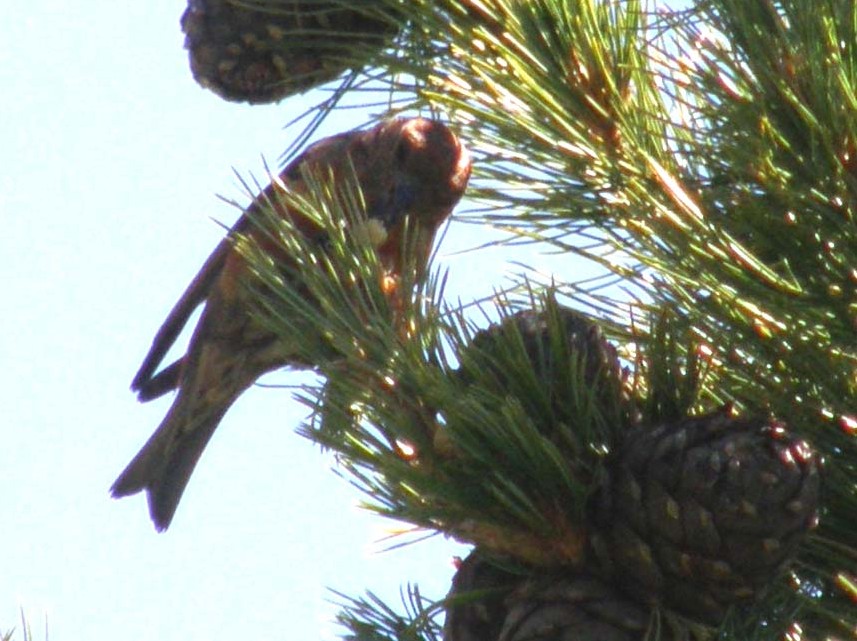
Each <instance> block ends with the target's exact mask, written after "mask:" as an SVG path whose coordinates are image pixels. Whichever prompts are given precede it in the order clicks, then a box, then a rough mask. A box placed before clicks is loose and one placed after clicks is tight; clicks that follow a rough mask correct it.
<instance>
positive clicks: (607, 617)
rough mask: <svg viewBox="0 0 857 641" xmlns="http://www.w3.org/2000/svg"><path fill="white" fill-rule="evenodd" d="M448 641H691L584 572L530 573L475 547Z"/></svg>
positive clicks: (462, 575) (454, 599)
mask: <svg viewBox="0 0 857 641" xmlns="http://www.w3.org/2000/svg"><path fill="white" fill-rule="evenodd" d="M448 599H449V603H448V610H447V618H446V624H445V626H444V633H443V638H444V641H644V639H647V638H660V639H661V640H662V641H680V640H681V641H683V640H685V639H690V638H691V636H690V632H689V630H687V629H685V628H683V627H675V626H673V627H670V626H669V625H668V624H667V622H665V621H663V622H661V624H662V625H661V627H662V628H663V630H662V631H661V634H660V637H650V636H647V635H648V634H650V633H651V629H650V628H651V627H652V626H653V625H657V623H656V621H657V618H656V617H653V616H652V613H651V612H650V611H649V609H648V608H647V607H646V606H644V605H642V604H640V603H638V602H636V601H633V600H631V599H629V598H628V597H627V596H625V595H623V594H621V593H619V592H618V591H617V590H616V588H614V587H611V586H610V585H608V584H607V583H605V582H604V581H602V580H600V579H598V578H596V577H595V576H591V575H587V574H585V573H578V574H564V575H540V576H539V577H529V578H528V577H526V576H522V575H519V574H514V573H512V572H510V571H507V570H504V569H502V568H500V567H498V566H497V565H494V564H493V563H492V562H491V561H490V560H488V559H487V558H485V557H484V556H482V555H481V554H480V553H479V552H478V551H474V552H473V553H471V554H470V556H468V557H467V559H466V560H465V561H464V562H463V563H462V564H461V566H460V568H459V570H458V572H457V573H456V575H455V578H454V579H453V586H452V590H451V591H450V594H449V596H448Z"/></svg>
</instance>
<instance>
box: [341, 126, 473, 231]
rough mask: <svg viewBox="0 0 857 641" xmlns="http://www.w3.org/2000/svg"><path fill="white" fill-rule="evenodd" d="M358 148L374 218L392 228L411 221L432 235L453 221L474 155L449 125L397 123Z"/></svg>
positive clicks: (371, 134) (373, 131) (370, 135)
mask: <svg viewBox="0 0 857 641" xmlns="http://www.w3.org/2000/svg"><path fill="white" fill-rule="evenodd" d="M364 134H365V135H364V136H362V137H360V138H359V139H358V141H357V142H356V144H355V145H354V146H353V148H352V150H351V153H352V161H353V162H354V165H355V167H356V168H357V169H358V175H359V178H360V182H361V187H362V189H363V192H364V196H365V197H366V202H367V206H368V212H367V214H368V216H369V218H371V219H376V220H380V221H381V222H382V223H383V225H384V227H385V228H386V229H388V230H389V229H391V228H393V227H395V226H397V225H398V224H399V223H400V222H402V221H403V220H404V217H405V216H408V215H409V216H411V217H412V223H417V224H419V225H420V226H423V227H426V228H428V229H430V230H432V231H434V230H435V229H437V227H438V226H440V224H441V223H442V222H443V221H444V220H445V219H446V218H447V216H449V214H450V213H451V212H452V209H453V207H455V205H456V204H457V203H458V201H459V200H460V199H461V197H462V195H463V194H464V190H465V188H466V187H467V181H468V179H469V178H470V170H471V160H470V154H469V153H468V151H467V149H466V148H465V147H464V145H462V144H461V142H460V141H459V140H458V138H456V136H455V134H453V133H452V131H450V129H449V128H448V127H446V126H445V125H444V124H442V123H440V122H437V121H434V120H428V119H426V118H409V119H396V120H390V121H388V122H385V123H382V124H381V125H379V126H377V127H375V128H374V129H370V130H368V131H366V132H364Z"/></svg>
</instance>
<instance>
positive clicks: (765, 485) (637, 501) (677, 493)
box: [591, 411, 819, 625]
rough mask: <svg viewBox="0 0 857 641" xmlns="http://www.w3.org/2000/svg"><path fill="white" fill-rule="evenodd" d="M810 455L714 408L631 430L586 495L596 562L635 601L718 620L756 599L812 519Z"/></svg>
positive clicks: (782, 436)
mask: <svg viewBox="0 0 857 641" xmlns="http://www.w3.org/2000/svg"><path fill="white" fill-rule="evenodd" d="M818 491H819V470H818V462H817V457H816V456H815V455H814V454H813V453H812V451H811V450H810V449H809V447H808V446H807V445H806V443H804V442H802V441H798V440H795V439H793V438H791V437H789V436H787V435H786V433H785V430H784V429H783V427H782V426H781V425H780V424H777V423H774V422H771V421H768V420H759V419H754V418H733V417H731V416H730V415H729V412H728V411H721V412H717V413H714V414H710V415H707V416H702V417H698V418H688V419H685V420H683V421H680V422H678V423H674V424H668V425H661V426H659V427H655V428H646V429H642V428H641V429H639V430H635V431H634V432H632V433H630V435H629V436H628V438H627V439H626V440H625V442H624V444H623V445H622V447H621V448H620V450H619V451H618V452H617V454H616V456H615V458H614V459H613V460H612V462H610V463H609V464H608V474H607V476H606V480H605V483H604V484H603V485H602V488H601V490H600V491H599V492H598V493H597V494H596V496H595V498H594V500H593V513H594V515H595V516H594V521H595V523H596V528H595V532H594V533H593V535H592V538H591V542H592V546H593V550H594V551H595V554H596V557H597V558H598V560H599V561H600V562H601V564H602V565H603V566H604V568H605V569H606V570H607V573H608V576H610V577H612V579H613V581H614V582H615V583H616V585H619V586H621V587H622V589H623V590H625V591H626V592H627V593H628V594H630V595H632V596H633V597H634V598H637V599H639V600H640V601H641V602H643V603H649V604H653V605H654V604H659V605H662V606H664V607H666V608H669V609H671V610H673V611H675V612H677V613H678V614H680V615H682V616H685V617H688V618H689V619H692V620H696V621H701V622H704V623H706V624H710V625H717V624H719V623H720V622H721V621H722V619H723V617H724V615H725V613H726V610H727V608H728V607H729V606H730V605H733V604H739V603H747V602H750V601H752V600H754V599H756V598H757V597H758V596H760V595H761V594H762V593H763V592H764V590H765V588H766V587H767V586H768V585H769V584H770V583H771V581H772V580H773V579H774V578H775V577H776V575H777V574H778V573H780V572H781V571H782V570H783V569H784V568H785V567H786V566H787V565H788V564H789V562H790V561H791V560H792V558H793V557H794V554H795V551H796V549H797V547H798V544H799V543H800V542H801V540H802V538H803V536H804V535H805V534H806V532H807V531H808V530H809V529H810V528H811V527H812V526H813V525H814V523H815V521H816V510H817V504H818Z"/></svg>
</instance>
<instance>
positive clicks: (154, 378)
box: [131, 132, 359, 401]
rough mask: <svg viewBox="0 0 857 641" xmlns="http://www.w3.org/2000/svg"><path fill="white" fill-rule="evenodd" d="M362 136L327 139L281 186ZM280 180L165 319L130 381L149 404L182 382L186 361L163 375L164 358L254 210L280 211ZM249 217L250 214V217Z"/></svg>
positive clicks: (292, 167)
mask: <svg viewBox="0 0 857 641" xmlns="http://www.w3.org/2000/svg"><path fill="white" fill-rule="evenodd" d="M357 136H359V132H347V133H343V134H338V135H336V136H331V137H329V138H325V139H324V140H321V141H319V142H317V143H315V144H314V145H311V146H310V147H309V148H308V149H307V150H306V151H304V153H302V154H301V155H300V156H298V157H297V158H295V159H294V160H293V161H292V162H291V163H289V165H288V166H287V167H286V168H285V169H283V171H282V173H281V174H280V178H279V184H280V185H282V184H283V183H284V182H285V183H287V184H288V185H289V186H290V187H292V188H294V187H296V186H298V185H299V183H300V182H301V171H300V166H301V165H302V164H304V163H305V162H307V161H309V162H310V163H312V164H320V165H324V164H325V163H329V162H332V161H338V162H342V160H341V159H342V156H343V154H344V153H347V147H348V145H349V143H350V142H352V140H353V139H354V138H355V137H357ZM277 187H278V185H277V181H275V182H273V183H272V184H271V185H268V187H266V188H265V189H264V190H263V191H262V193H261V194H259V195H258V196H257V197H256V198H255V199H254V201H253V203H251V205H250V206H249V207H248V209H247V210H246V211H245V213H244V214H243V215H242V216H241V217H240V218H239V219H238V221H237V222H236V223H235V225H234V226H233V227H232V229H231V230H230V231H229V233H228V234H227V236H226V238H224V239H223V240H222V241H220V244H219V245H218V246H217V247H216V248H215V250H214V251H213V252H212V253H211V255H210V256H209V257H208V259H207V260H206V261H205V264H203V266H202V269H200V270H199V273H197V275H196V276H195V277H194V279H193V280H192V281H191V283H190V285H188V287H187V289H186V290H185V291H184V293H183V294H182V296H181V298H179V300H178V302H176V304H175V305H174V306H173V308H172V310H170V313H169V314H168V315H167V318H166V320H164V322H163V324H162V325H161V327H160V329H158V333H157V334H155V338H154V339H153V340H152V346H151V347H150V348H149V352H148V354H146V357H145V358H144V359H143V363H142V364H141V365H140V369H139V370H138V371H137V374H136V375H135V376H134V380H133V381H132V382H131V389H132V390H134V391H136V392H138V396H139V398H140V400H142V401H147V400H151V399H153V398H157V397H158V396H161V395H162V394H165V393H167V392H168V391H170V390H173V389H176V387H177V386H178V383H179V377H180V373H181V368H182V363H183V360H184V359H179V360H177V361H176V362H174V363H172V364H171V365H169V366H168V367H166V368H165V369H164V370H162V371H161V372H157V370H158V368H159V367H160V365H161V363H162V361H163V360H164V357H165V356H166V355H167V352H169V350H170V348H171V347H172V346H173V344H174V343H175V342H176V339H177V338H178V336H179V334H181V332H182V330H183V329H184V327H185V325H186V324H187V321H188V319H189V318H190V316H191V315H192V314H193V312H194V310H195V309H196V308H197V307H198V306H199V305H200V304H201V303H203V302H204V301H205V300H206V299H207V298H208V295H209V292H210V291H211V287H212V284H213V283H214V281H215V280H216V279H217V277H218V275H219V274H220V272H221V270H222V269H223V266H224V265H225V264H226V259H227V258H228V256H229V253H230V252H231V251H232V244H233V241H234V238H235V235H236V234H243V233H248V232H249V231H251V230H252V229H253V227H254V223H253V220H252V218H253V216H252V213H251V212H253V211H255V210H256V208H258V207H259V206H260V204H262V203H265V204H272V205H273V206H275V207H276V208H277V209H278V210H280V209H281V207H280V206H278V204H277V196H276V189H277ZM280 213H281V214H282V215H284V216H286V215H289V214H288V212H286V211H281V212H280ZM248 214H250V215H248ZM296 222H298V223H299V227H304V226H305V227H306V228H305V229H302V231H304V232H305V233H306V232H307V231H309V230H310V229H312V228H314V226H313V225H309V224H306V225H301V224H300V223H301V222H303V221H296Z"/></svg>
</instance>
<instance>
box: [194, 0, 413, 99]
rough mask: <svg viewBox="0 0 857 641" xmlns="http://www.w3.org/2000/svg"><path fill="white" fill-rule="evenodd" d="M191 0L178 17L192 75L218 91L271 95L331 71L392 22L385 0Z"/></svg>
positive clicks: (373, 44) (305, 85) (374, 44)
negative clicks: (274, 0) (179, 17)
mask: <svg viewBox="0 0 857 641" xmlns="http://www.w3.org/2000/svg"><path fill="white" fill-rule="evenodd" d="M260 5H261V3H260V2H259V0H255V1H254V0H188V6H187V9H186V10H185V12H184V14H183V15H182V18H181V25H182V30H183V31H184V32H185V34H186V38H185V47H186V48H187V49H188V50H189V52H190V68H191V71H192V72H193V77H194V78H196V81H197V82H198V83H199V84H200V85H202V86H203V87H206V88H207V89H211V90H212V91H213V92H214V93H216V94H217V95H219V96H220V97H221V98H224V99H226V100H233V101H246V102H249V103H266V102H276V101H278V100H282V99H283V98H285V97H287V96H290V95H292V94H296V93H300V92H302V91H306V90H307V89H310V88H311V87H314V86H317V85H320V84H322V83H324V82H327V81H329V80H332V79H333V78H336V77H337V76H338V75H339V74H341V73H342V72H343V71H345V70H346V69H348V68H349V67H350V65H351V64H353V62H350V61H353V60H354V57H355V55H360V54H368V53H371V51H373V50H378V49H380V48H381V47H382V46H383V45H384V43H385V42H387V40H388V39H389V37H390V36H392V35H393V34H395V33H396V30H397V27H396V23H395V21H394V20H393V16H391V15H390V9H389V8H388V6H387V5H388V3H387V2H385V1H384V0H374V1H371V2H370V1H368V0H366V1H364V2H360V3H352V2H343V1H342V0H279V2H273V1H269V2H266V3H265V6H264V8H262V7H261V6H260Z"/></svg>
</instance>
